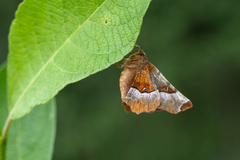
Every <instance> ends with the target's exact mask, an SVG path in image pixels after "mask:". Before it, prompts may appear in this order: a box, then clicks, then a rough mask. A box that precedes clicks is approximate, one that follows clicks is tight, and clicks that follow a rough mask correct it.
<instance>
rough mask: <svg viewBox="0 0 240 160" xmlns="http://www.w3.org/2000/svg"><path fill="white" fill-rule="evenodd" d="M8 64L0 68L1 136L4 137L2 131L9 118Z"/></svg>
mask: <svg viewBox="0 0 240 160" xmlns="http://www.w3.org/2000/svg"><path fill="white" fill-rule="evenodd" d="M6 66H7V63H3V64H2V65H1V66H0V135H2V132H1V131H2V130H3V126H4V123H5V121H6V119H7V116H8V110H7V84H6V82H7V80H6V68H7V67H6Z"/></svg>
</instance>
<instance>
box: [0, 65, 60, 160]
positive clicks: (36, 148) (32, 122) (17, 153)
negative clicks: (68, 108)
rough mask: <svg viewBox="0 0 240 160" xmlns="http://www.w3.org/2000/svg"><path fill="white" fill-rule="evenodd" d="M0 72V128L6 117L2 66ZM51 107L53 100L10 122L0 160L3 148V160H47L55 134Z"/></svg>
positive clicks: (50, 156) (3, 66)
mask: <svg viewBox="0 0 240 160" xmlns="http://www.w3.org/2000/svg"><path fill="white" fill-rule="evenodd" d="M0 68H1V69H0V80H1V83H0V93H1V94H0V95H1V96H0V98H1V99H0V100H1V103H0V116H1V119H0V121H1V125H2V126H3V124H4V123H5V121H6V117H7V115H8V112H7V92H6V91H7V90H6V83H3V82H4V80H5V82H6V64H4V65H2V66H1V67H0ZM55 106H56V105H55V100H54V99H53V100H50V101H49V102H48V103H47V104H42V105H39V107H36V108H34V109H33V112H32V113H31V114H28V115H27V116H25V117H23V118H21V119H17V120H14V121H13V122H12V124H11V127H10V130H9V134H8V136H7V137H8V138H7V148H6V143H5V141H4V140H3V141H1V142H0V159H1V158H2V159H4V158H3V157H4V154H5V153H4V152H5V148H6V149H7V150H6V159H7V160H14V159H24V160H33V159H34V160H42V159H44V160H48V159H49V160H50V159H51V158H52V151H53V146H54V145H53V144H54V139H55V130H56V127H55V126H56V124H55V123H56V111H55V110H56V109H55V108H56V107H55Z"/></svg>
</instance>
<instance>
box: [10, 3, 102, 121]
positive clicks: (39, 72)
mask: <svg viewBox="0 0 240 160" xmlns="http://www.w3.org/2000/svg"><path fill="white" fill-rule="evenodd" d="M106 1H107V0H105V1H104V2H103V3H102V4H101V5H100V6H98V8H97V9H96V10H95V11H94V12H93V13H92V14H91V15H90V16H89V18H88V19H86V20H85V21H84V22H83V23H82V25H79V27H78V28H77V29H76V30H75V31H74V32H73V33H72V34H71V35H70V36H69V38H67V39H66V41H65V42H64V43H63V44H62V45H61V46H60V47H59V49H58V50H57V51H56V52H55V53H54V54H53V55H52V57H51V58H50V59H49V60H48V61H47V63H46V64H45V65H44V66H43V67H42V68H41V69H40V70H39V71H38V73H37V74H36V75H35V76H34V77H33V79H32V80H31V82H30V83H29V84H28V86H27V87H26V88H25V90H24V91H23V92H22V94H21V95H20V96H19V98H18V100H17V101H16V103H15V104H14V106H13V108H12V110H11V112H10V116H11V117H12V114H13V113H14V110H15V108H16V107H17V106H18V104H19V102H20V101H21V99H22V98H23V96H24V95H25V94H26V93H27V91H28V90H29V88H30V87H31V85H32V84H33V83H34V82H35V80H36V79H37V77H38V76H39V75H40V74H41V73H42V71H43V70H44V69H45V68H46V67H47V66H48V64H49V63H50V62H51V61H52V60H53V58H54V57H55V56H56V55H57V54H58V52H59V51H60V50H61V49H62V48H63V47H64V46H65V45H66V44H67V42H69V41H70V39H71V38H72V37H73V36H74V35H75V34H76V33H77V32H78V31H79V30H80V29H81V28H82V26H84V24H85V23H86V22H88V21H89V19H90V18H91V17H92V16H93V15H94V14H95V13H96V12H97V11H98V10H99V8H101V6H103V5H104V3H105V2H106Z"/></svg>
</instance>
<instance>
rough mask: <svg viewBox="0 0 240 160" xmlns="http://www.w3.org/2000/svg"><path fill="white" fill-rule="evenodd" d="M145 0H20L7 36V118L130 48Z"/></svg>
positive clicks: (142, 13)
mask: <svg viewBox="0 0 240 160" xmlns="http://www.w3.org/2000/svg"><path fill="white" fill-rule="evenodd" d="M149 3H150V0H137V1H136V0H81V1H76V0H65V1H62V0H25V1H24V2H23V3H22V4H21V5H20V6H19V8H18V11H17V12H16V19H15V20H14V21H13V23H12V26H11V29H10V35H9V51H10V53H9V57H8V60H9V62H8V69H7V72H8V89H9V92H8V93H9V94H8V99H9V111H10V115H11V117H12V118H13V119H15V118H19V117H22V116H23V115H25V114H26V113H28V112H30V110H31V108H32V107H34V106H35V105H37V104H41V103H45V102H46V101H48V100H49V99H51V98H52V97H53V96H54V95H56V94H57V92H59V90H61V89H62V88H63V87H64V86H66V85H67V84H69V83H72V82H76V81H79V80H81V79H83V78H85V77H87V76H89V75H91V74H93V73H96V72H98V71H100V70H103V69H105V68H107V67H109V66H110V65H111V64H113V63H115V62H117V61H119V60H121V59H122V58H123V56H124V55H126V54H127V53H128V52H130V51H131V49H132V48H133V46H134V44H135V41H136V39H137V37H138V34H139V32H140V27H141V24H142V19H143V16H144V14H145V12H146V10H147V8H148V5H149Z"/></svg>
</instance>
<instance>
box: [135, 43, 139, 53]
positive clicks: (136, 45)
mask: <svg viewBox="0 0 240 160" xmlns="http://www.w3.org/2000/svg"><path fill="white" fill-rule="evenodd" d="M135 47H137V49H138V51H140V46H139V45H138V43H137V42H136V44H135Z"/></svg>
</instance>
